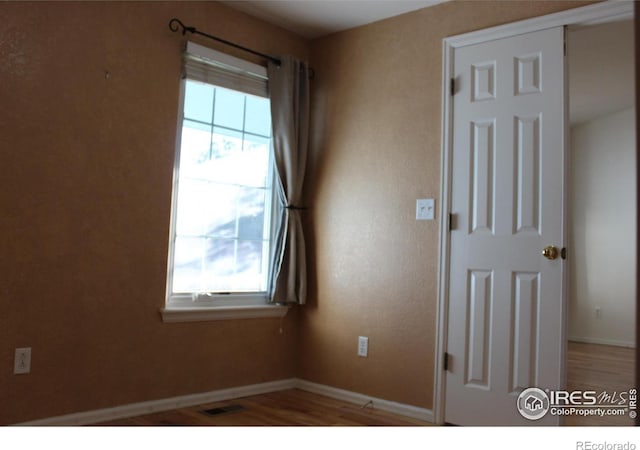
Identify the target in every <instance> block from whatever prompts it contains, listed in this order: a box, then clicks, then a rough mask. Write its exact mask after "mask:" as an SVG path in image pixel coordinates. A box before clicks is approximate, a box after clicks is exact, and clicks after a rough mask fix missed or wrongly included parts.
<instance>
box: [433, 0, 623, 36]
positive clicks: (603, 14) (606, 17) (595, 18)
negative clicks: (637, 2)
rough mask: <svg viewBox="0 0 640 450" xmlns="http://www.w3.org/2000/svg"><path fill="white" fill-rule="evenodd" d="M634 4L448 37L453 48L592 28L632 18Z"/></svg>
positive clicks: (586, 8) (608, 3) (587, 9)
mask: <svg viewBox="0 0 640 450" xmlns="http://www.w3.org/2000/svg"><path fill="white" fill-rule="evenodd" d="M633 3H634V2H633V1H625V0H622V1H606V2H602V3H597V4H595V5H589V6H583V7H580V8H573V9H568V10H565V11H560V12H557V13H553V14H548V15H546V16H539V17H533V18H531V19H526V20H521V21H519V22H512V23H507V24H504V25H499V26H497V27H492V28H486V29H483V30H477V31H472V32H469V33H465V34H460V35H457V36H452V37H448V38H445V41H447V42H448V44H449V45H451V46H452V47H456V48H457V47H464V46H466V45H474V44H479V43H481V42H487V41H493V40H495V39H502V38H505V37H510V36H517V35H519V34H525V33H532V32H534V31H540V30H544V29H547V28H555V27H561V26H564V25H577V24H580V25H591V24H597V23H601V22H603V21H613V20H620V19H623V18H627V17H629V16H631V17H632V16H633Z"/></svg>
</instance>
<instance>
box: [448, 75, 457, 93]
mask: <svg viewBox="0 0 640 450" xmlns="http://www.w3.org/2000/svg"><path fill="white" fill-rule="evenodd" d="M449 92H450V93H451V96H452V97H453V96H454V95H456V79H455V78H452V79H451V81H450V83H449Z"/></svg>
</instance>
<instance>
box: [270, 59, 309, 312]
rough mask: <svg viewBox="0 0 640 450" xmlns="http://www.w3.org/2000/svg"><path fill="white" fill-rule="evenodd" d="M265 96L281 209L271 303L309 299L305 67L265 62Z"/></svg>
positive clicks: (295, 62)
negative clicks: (304, 202) (303, 216)
mask: <svg viewBox="0 0 640 450" xmlns="http://www.w3.org/2000/svg"><path fill="white" fill-rule="evenodd" d="M268 71H269V96H270V98H271V120H272V128H273V141H272V142H273V150H274V155H275V156H274V158H275V166H276V172H277V174H276V177H275V188H276V189H278V190H279V199H280V202H279V203H280V204H279V205H278V206H279V207H278V209H279V211H276V214H278V215H277V217H278V220H277V222H278V223H277V225H276V236H275V239H274V245H273V255H272V257H273V264H274V265H273V268H274V270H273V271H272V274H271V280H270V285H269V300H270V302H271V303H297V304H299V305H302V304H304V303H305V302H306V299H307V263H306V251H305V243H304V233H303V230H302V220H301V216H300V215H301V213H302V214H304V209H303V208H304V205H301V202H302V200H303V199H302V186H303V183H304V174H305V170H306V165H307V147H308V141H309V68H308V66H307V65H306V64H305V63H302V62H300V61H298V60H296V59H294V58H292V57H290V56H285V57H282V58H281V64H280V65H279V66H278V65H276V64H274V63H272V62H269V67H268Z"/></svg>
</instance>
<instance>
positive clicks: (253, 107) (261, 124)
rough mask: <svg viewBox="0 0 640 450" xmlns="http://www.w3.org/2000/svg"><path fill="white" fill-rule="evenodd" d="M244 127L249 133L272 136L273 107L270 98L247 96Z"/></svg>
mask: <svg viewBox="0 0 640 450" xmlns="http://www.w3.org/2000/svg"><path fill="white" fill-rule="evenodd" d="M244 129H245V130H246V132H247V133H253V134H259V135H262V136H267V137H269V136H271V109H270V105H269V100H268V99H264V98H260V97H253V96H251V95H249V96H247V111H246V115H245V125H244Z"/></svg>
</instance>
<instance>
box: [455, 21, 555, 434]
mask: <svg viewBox="0 0 640 450" xmlns="http://www.w3.org/2000/svg"><path fill="white" fill-rule="evenodd" d="M453 73H454V75H455V94H454V97H453V100H452V105H453V136H452V152H453V155H452V176H451V179H452V187H451V213H452V227H451V229H452V231H451V233H450V238H451V240H450V255H451V256H450V271H449V273H450V278H449V314H448V317H449V318H448V327H447V330H448V335H447V348H446V351H447V353H448V355H449V357H448V370H447V373H446V378H445V383H446V391H445V421H446V422H448V423H452V424H459V425H532V424H535V425H553V424H557V423H558V419H557V417H551V416H550V414H547V415H546V416H545V417H544V418H542V419H540V420H537V421H530V420H528V419H525V418H524V417H522V416H521V415H520V414H519V413H518V411H517V409H516V401H517V397H518V395H519V393H520V392H521V391H522V390H524V389H526V388H528V387H539V388H542V389H545V388H549V389H558V388H560V387H561V386H563V384H564V382H563V371H564V368H563V360H564V340H563V336H564V312H563V311H564V308H563V304H564V303H563V302H564V300H563V286H564V282H563V270H564V263H563V260H562V259H561V258H560V257H558V258H557V259H554V260H550V259H547V258H545V257H544V256H543V255H542V250H543V249H544V248H545V247H547V246H550V245H552V246H555V247H557V249H558V252H560V249H561V248H562V246H563V238H564V236H563V234H564V233H563V198H564V195H563V183H564V180H563V176H564V147H565V140H564V134H565V129H564V117H565V102H564V99H565V97H564V30H563V28H562V27H559V28H554V29H548V30H544V31H540V32H534V33H527V34H523V35H520V36H515V37H510V38H504V39H498V40H494V41H491V42H487V43H482V44H476V45H470V46H466V47H462V48H456V49H455V54H454V68H453Z"/></svg>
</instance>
